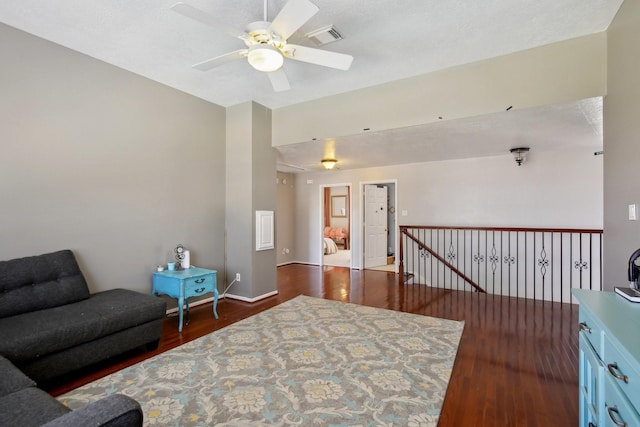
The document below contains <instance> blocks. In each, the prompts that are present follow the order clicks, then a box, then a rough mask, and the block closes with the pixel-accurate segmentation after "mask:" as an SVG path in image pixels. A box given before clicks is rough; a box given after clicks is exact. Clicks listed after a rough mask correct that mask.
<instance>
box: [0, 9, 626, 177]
mask: <svg viewBox="0 0 640 427" xmlns="http://www.w3.org/2000/svg"><path fill="white" fill-rule="evenodd" d="M184 1H185V3H188V4H189V5H192V6H194V7H197V8H199V9H201V10H203V11H205V12H207V13H208V14H210V15H212V16H213V17H215V18H216V19H218V20H219V21H220V22H223V23H224V24H225V25H226V26H227V27H230V28H232V29H237V30H244V28H245V26H246V24H248V23H250V22H253V21H259V20H262V19H263V6H264V2H263V1H262V0H233V1H231V0H184ZM311 1H312V2H313V3H314V4H316V5H317V6H318V7H319V9H320V11H319V12H318V13H317V14H316V15H315V16H314V17H313V18H311V19H310V20H309V21H308V22H307V23H306V24H305V25H303V26H302V28H300V29H299V30H298V32H297V33H296V34H295V35H294V36H292V37H291V38H290V39H289V42H291V43H295V44H300V45H305V46H311V47H315V46H314V45H313V44H312V42H311V41H310V40H308V39H307V38H306V37H305V36H304V35H305V34H306V33H308V32H310V31H313V30H316V29H318V28H320V27H323V26H327V25H330V24H331V25H333V26H334V27H335V28H336V29H337V30H338V31H339V32H340V33H341V34H342V36H343V37H344V39H343V40H340V41H338V42H334V43H330V44H327V45H325V46H323V47H322V49H326V50H329V51H334V52H339V53H346V54H350V55H352V56H353V57H354V61H353V65H352V66H351V69H350V70H349V71H338V70H334V69H330V68H326V67H321V66H316V65H311V64H306V63H300V62H296V61H292V60H286V62H285V71H286V73H287V76H288V78H289V81H290V84H291V90H289V91H285V92H278V93H275V92H274V91H273V89H272V87H271V84H270V82H269V79H268V78H267V76H266V75H265V74H263V73H261V72H258V71H256V70H254V69H253V68H251V66H249V64H247V63H246V61H245V60H238V61H235V62H232V63H229V64H225V65H223V66H221V67H218V68H215V69H213V70H210V71H207V72H202V71H199V70H196V69H193V68H192V65H193V64H195V63H198V62H201V61H204V60H207V59H209V58H212V57H216V56H219V55H222V54H225V53H228V52H231V51H234V50H238V49H242V48H244V44H243V42H242V41H241V40H239V39H237V38H234V37H232V36H231V35H229V33H228V32H227V31H226V30H225V29H223V28H212V27H210V26H206V25H204V24H202V23H200V22H197V21H194V20H191V19H188V18H186V17H184V16H182V15H180V14H178V13H176V12H174V11H172V10H171V9H170V7H171V6H172V5H173V4H174V3H175V2H176V0H128V1H122V0H57V1H50V0H2V1H0V22H3V23H5V24H7V25H10V26H13V27H15V28H18V29H21V30H24V31H26V32H29V33H32V34H34V35H36V36H39V37H42V38H44V39H48V40H50V41H53V42H55V43H58V44H60V45H63V46H66V47H68V48H71V49H73V50H76V51H79V52H82V53H84V54H86V55H89V56H91V57H94V58H97V59H100V60H102V61H105V62H108V63H111V64H113V65H115V66H118V67H120V68H123V69H126V70H129V71H131V72H134V73H136V74H140V75H142V76H145V77H147V78H150V79H152V80H155V81H158V82H160V83H163V84H165V85H168V86H171V87H173V88H176V89H179V90H181V91H184V92H186V93H189V94H192V95H195V96H197V97H200V98H202V99H205V100H207V101H210V102H213V103H216V104H218V105H221V106H225V107H228V106H231V105H236V104H239V103H243V102H246V101H256V102H258V103H260V104H262V105H264V106H266V107H269V108H271V109H277V108H280V107H284V106H289V105H293V104H296V103H300V102H304V101H309V100H313V99H317V98H321V97H325V96H329V95H334V94H338V93H342V92H347V91H352V90H355V89H360V88H364V87H369V86H373V85H377V84H382V83H386V82H390V81H395V80H399V79H403V78H407V77H411V76H416V75H420V74H425V73H429V72H432V71H436V70H441V69H444V68H448V67H452V66H456V65H461V64H466V63H471V62H475V61H479V60H482V59H487V58H491V57H495V56H500V55H505V54H508V53H512V52H517V51H521V50H525V49H530V48H533V47H537V46H542V45H545V44H549V43H553V42H557V41H562V40H567V39H571V38H575V37H580V36H584V35H588V34H593V33H598V32H602V31H605V30H606V29H607V28H608V26H609V24H610V23H611V21H612V19H613V18H614V16H615V14H616V12H617V10H618V9H619V7H620V5H621V3H622V0H562V1H557V0H537V1H532V0H486V1H477V0H446V1H441V0H438V1H435V0H403V1H390V0H349V1H347V0H311ZM285 3H286V0H269V1H268V20H272V19H273V18H274V17H275V15H276V14H277V13H278V11H280V10H281V9H282V7H283V6H284V5H285ZM516 145H520V146H522V145H526V146H530V147H531V148H532V154H531V155H535V152H536V151H537V150H549V149H568V148H572V147H590V148H594V150H597V149H601V147H602V99H601V98H594V99H589V100H582V101H576V102H574V103H569V104H566V105H559V106H548V107H541V108H533V109H529V110H519V111H510V112H503V113H498V114H492V115H486V116H481V117H474V118H469V119H463V120H451V121H446V122H439V123H433V124H430V125H424V126H414V127H409V128H404V129H396V130H392V131H386V132H372V133H366V134H363V135H357V136H352V137H346V138H340V139H339V140H329V141H322V142H320V141H314V142H305V143H299V144H292V145H288V146H281V147H278V151H279V154H278V156H279V166H278V169H279V170H282V171H289V172H301V171H305V170H307V171H309V170H319V169H320V163H319V159H320V158H322V156H323V155H324V154H325V153H326V152H327V151H328V150H331V149H336V148H337V149H339V153H340V157H339V160H340V163H339V167H340V168H341V169H352V168H360V167H369V166H381V165H389V164H401V163H414V162H423V161H435V160H446V159H454V158H470V157H482V156H494V155H503V154H505V153H508V149H509V148H511V147H513V146H516ZM287 165H289V166H287ZM291 166H293V167H291Z"/></svg>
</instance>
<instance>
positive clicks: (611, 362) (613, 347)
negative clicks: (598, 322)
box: [602, 335, 640, 426]
mask: <svg viewBox="0 0 640 427" xmlns="http://www.w3.org/2000/svg"><path fill="white" fill-rule="evenodd" d="M604 340H605V351H606V355H605V356H604V357H603V358H602V359H603V361H604V372H605V376H607V377H609V378H610V379H611V380H612V381H613V382H614V383H616V384H618V386H619V387H620V390H622V392H623V393H624V394H625V395H626V396H627V398H628V399H629V400H631V401H632V402H634V403H635V404H636V405H637V407H638V408H640V372H639V371H638V367H637V366H636V365H635V364H634V363H631V362H630V361H629V359H628V356H624V355H623V352H622V351H621V350H620V349H619V347H618V344H616V343H615V342H613V341H612V340H611V339H610V338H609V336H608V335H605V338H604ZM637 425H638V426H640V424H637Z"/></svg>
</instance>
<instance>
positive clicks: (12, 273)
mask: <svg viewBox="0 0 640 427" xmlns="http://www.w3.org/2000/svg"><path fill="white" fill-rule="evenodd" d="M86 298H89V288H88V286H87V282H86V281H85V280H84V276H83V275H82V272H81V271H80V267H79V266H78V263H77V262H76V258H75V256H74V255H73V252H71V251H70V250H62V251H58V252H52V253H49V254H44V255H37V256H31V257H25V258H17V259H12V260H9V261H0V317H8V316H14V315H16V314H21V313H26V312H30V311H35V310H42V309H45V308H51V307H57V306H60V305H64V304H70V303H73V302H76V301H80V300H83V299H86Z"/></svg>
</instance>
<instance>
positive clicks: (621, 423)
mask: <svg viewBox="0 0 640 427" xmlns="http://www.w3.org/2000/svg"><path fill="white" fill-rule="evenodd" d="M607 412H608V413H609V418H611V421H613V423H614V424H615V425H617V426H620V427H628V425H627V423H625V422H624V421H620V420H618V418H620V412H618V407H617V406H613V407H611V406H608V407H607ZM613 414H616V416H614V415H613Z"/></svg>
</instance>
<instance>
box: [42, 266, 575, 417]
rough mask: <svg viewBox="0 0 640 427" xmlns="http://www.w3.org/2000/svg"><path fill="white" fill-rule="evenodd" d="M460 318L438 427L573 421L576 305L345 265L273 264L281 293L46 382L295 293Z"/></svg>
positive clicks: (227, 308) (207, 328)
mask: <svg viewBox="0 0 640 427" xmlns="http://www.w3.org/2000/svg"><path fill="white" fill-rule="evenodd" d="M300 294H304V295H309V296H314V297H320V298H326V299H332V300H338V301H344V302H351V303H356V304H363V305H368V306H372V307H379V308H387V309H392V310H398V311H404V312H408V313H416V314H422V315H427V316H435V317H441V318H446V319H454V320H464V321H465V328H464V333H463V335H462V339H461V342H460V347H459V350H458V354H457V357H456V362H455V365H454V368H453V372H452V375H451V380H450V382H449V388H448V390H447V395H446V398H445V402H444V406H443V408H442V415H441V418H440V423H439V426H440V427H445V426H456V427H458V426H491V427H495V426H536V427H538V426H575V425H577V422H578V380H577V378H578V356H577V349H578V343H577V341H578V340H577V336H578V327H577V323H578V307H577V306H574V305H571V304H559V303H549V302H540V301H537V302H534V301H530V300H524V299H516V298H505V297H499V296H492V295H487V294H477V293H471V292H459V291H446V290H442V289H434V288H427V287H424V286H414V285H405V286H399V285H398V284H397V282H396V276H395V275H394V274H392V273H386V272H381V271H372V270H364V271H358V270H349V269H347V268H342V267H324V268H323V267H317V266H308V265H298V264H293V265H288V266H283V267H279V268H278V295H276V296H273V297H270V298H267V299H264V300H262V301H260V302H256V303H253V304H249V303H244V302H240V301H235V300H230V299H228V300H222V301H221V302H220V303H219V305H218V313H219V315H220V319H219V320H217V321H216V320H214V319H213V315H212V314H211V305H203V306H201V307H198V308H192V310H191V322H190V324H189V325H188V326H186V327H185V328H184V329H183V331H182V333H181V334H179V333H178V332H177V323H178V321H177V318H176V317H172V318H168V319H166V320H165V322H164V326H163V336H162V339H161V340H160V346H159V348H158V349H157V350H156V351H153V352H146V353H141V352H136V353H133V354H129V355H127V356H126V357H123V358H120V359H118V360H113V361H111V362H110V363H108V364H104V365H102V366H100V367H99V368H95V369H93V370H92V371H91V372H85V373H83V374H82V375H79V376H76V377H74V378H67V379H66V380H65V381H63V382H60V383H58V384H51V385H49V386H48V387H47V389H48V391H49V392H50V393H51V394H53V395H59V394H62V393H64V392H66V391H68V390H71V389H73V388H76V387H78V386H80V385H83V384H85V383H88V382H90V381H93V380H95V379H97V378H100V377H102V376H104V375H107V374H109V373H111V372H115V371H117V370H119V369H122V368H123V367H125V366H129V365H131V364H134V363H136V362H139V361H141V360H144V359H146V358H148V357H151V356H153V355H155V354H158V353H161V352H163V351H166V350H168V349H170V348H173V347H176V346H178V345H180V344H183V343H185V342H188V341H191V340H193V339H195V338H198V337H200V336H202V335H205V334H208V333H210V332H212V331H215V330H217V329H220V328H223V327H225V326H228V325H230V324H232V323H234V322H237V321H238V320H241V319H244V318H246V317H248V316H251V315H253V314H255V313H258V312H260V311H263V310H266V309H268V308H270V307H273V306H275V305H277V304H280V303H282V302H284V301H286V300H289V299H291V298H293V297H295V296H297V295H300Z"/></svg>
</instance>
